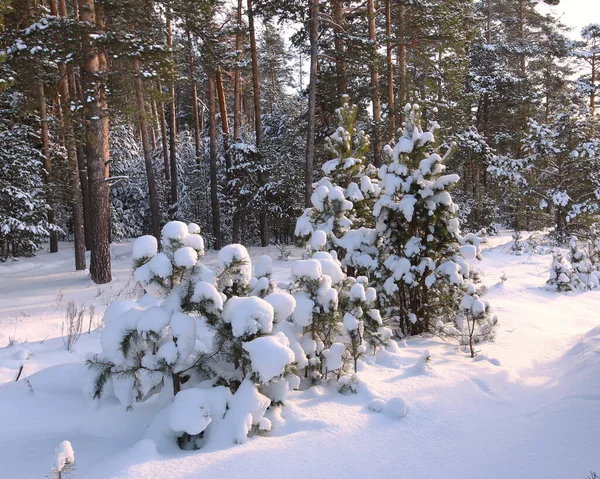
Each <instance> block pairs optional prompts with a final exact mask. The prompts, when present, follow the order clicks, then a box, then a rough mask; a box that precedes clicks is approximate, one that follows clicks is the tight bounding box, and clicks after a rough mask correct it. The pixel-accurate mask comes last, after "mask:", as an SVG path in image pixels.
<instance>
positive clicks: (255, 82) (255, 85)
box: [248, 0, 269, 247]
mask: <svg viewBox="0 0 600 479" xmlns="http://www.w3.org/2000/svg"><path fill="white" fill-rule="evenodd" d="M248 29H249V32H250V53H251V55H252V90H253V95H254V130H255V135H256V150H257V153H258V156H259V158H260V159H259V161H260V162H261V163H262V161H263V160H262V158H263V156H262V152H261V147H262V116H261V111H260V78H259V74H258V51H257V49H256V35H255V31H254V14H253V12H252V0H248ZM258 183H259V186H260V187H261V188H262V187H263V186H264V185H265V183H266V181H265V177H264V173H262V172H261V173H259V175H258ZM262 196H263V197H262V198H261V200H262V205H261V207H260V245H261V246H263V247H265V246H269V227H268V225H267V205H266V199H265V197H264V193H262Z"/></svg>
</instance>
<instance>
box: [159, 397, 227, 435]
mask: <svg viewBox="0 0 600 479" xmlns="http://www.w3.org/2000/svg"><path fill="white" fill-rule="evenodd" d="M230 398H231V393H230V392H229V389H228V388H226V387H224V386H217V387H212V388H208V389H186V390H185V391H181V392H179V393H177V396H175V400H174V401H173V404H172V405H171V408H170V410H169V426H170V427H171V429H172V430H173V431H175V432H187V433H188V434H191V435H194V434H200V433H201V432H202V431H204V430H205V429H206V428H207V427H208V425H209V424H210V423H211V422H212V418H213V417H215V418H221V417H223V416H224V415H225V412H226V411H227V402H228V401H229V399H230Z"/></svg>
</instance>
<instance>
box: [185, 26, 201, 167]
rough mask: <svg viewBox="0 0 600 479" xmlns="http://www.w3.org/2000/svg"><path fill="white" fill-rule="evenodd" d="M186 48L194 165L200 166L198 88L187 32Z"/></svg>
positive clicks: (190, 40) (192, 47) (189, 37)
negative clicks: (187, 51)
mask: <svg viewBox="0 0 600 479" xmlns="http://www.w3.org/2000/svg"><path fill="white" fill-rule="evenodd" d="M187 39H188V47H189V49H190V52H189V53H190V58H189V63H188V69H189V72H188V73H189V76H190V94H191V96H192V116H193V123H194V152H195V154H196V165H198V166H199V165H200V159H201V155H202V149H201V147H200V118H199V117H198V87H197V86H196V80H195V76H196V73H195V71H196V67H195V62H194V45H193V42H192V35H191V33H190V32H187Z"/></svg>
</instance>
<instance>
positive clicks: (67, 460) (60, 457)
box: [54, 441, 75, 471]
mask: <svg viewBox="0 0 600 479" xmlns="http://www.w3.org/2000/svg"><path fill="white" fill-rule="evenodd" d="M54 454H55V455H56V470H57V471H62V470H63V469H64V468H65V466H66V465H67V464H73V463H74V462H75V453H74V452H73V446H71V443H70V442H69V441H63V442H61V443H60V444H59V445H58V447H57V448H56V449H55V450H54Z"/></svg>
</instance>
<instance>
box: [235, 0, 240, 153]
mask: <svg viewBox="0 0 600 479" xmlns="http://www.w3.org/2000/svg"><path fill="white" fill-rule="evenodd" d="M236 21H237V31H236V32H235V51H236V62H238V63H239V62H240V60H241V54H240V53H241V50H242V31H241V30H242V0H238V2H237V10H236ZM240 77H241V72H240V68H239V66H238V65H236V68H235V70H234V73H233V140H234V141H238V140H239V139H240V133H241V131H240V130H241V128H242V115H241V104H240V103H241V99H242V89H241V84H240V83H241V78H240Z"/></svg>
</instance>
